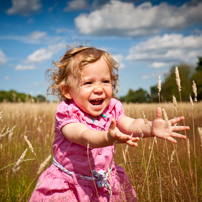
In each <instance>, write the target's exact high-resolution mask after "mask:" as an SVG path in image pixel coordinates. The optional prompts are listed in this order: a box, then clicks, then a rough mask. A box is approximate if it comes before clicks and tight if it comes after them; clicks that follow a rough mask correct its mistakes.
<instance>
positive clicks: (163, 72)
mask: <svg viewBox="0 0 202 202" xmlns="http://www.w3.org/2000/svg"><path fill="white" fill-rule="evenodd" d="M168 73H169V71H168V70H166V71H161V72H152V73H151V74H145V75H143V76H142V79H150V78H155V77H159V76H162V75H165V74H168Z"/></svg>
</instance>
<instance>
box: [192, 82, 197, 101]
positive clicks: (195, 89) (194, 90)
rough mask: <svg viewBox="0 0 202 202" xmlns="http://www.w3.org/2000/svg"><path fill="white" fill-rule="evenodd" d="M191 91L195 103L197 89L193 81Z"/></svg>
mask: <svg viewBox="0 0 202 202" xmlns="http://www.w3.org/2000/svg"><path fill="white" fill-rule="evenodd" d="M192 90H193V92H194V96H195V98H194V101H195V102H197V87H196V83H195V81H193V84H192Z"/></svg>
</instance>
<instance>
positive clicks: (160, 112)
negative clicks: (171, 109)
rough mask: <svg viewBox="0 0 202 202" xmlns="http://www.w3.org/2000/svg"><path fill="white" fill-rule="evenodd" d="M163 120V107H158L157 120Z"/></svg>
mask: <svg viewBox="0 0 202 202" xmlns="http://www.w3.org/2000/svg"><path fill="white" fill-rule="evenodd" d="M161 118H162V109H161V107H158V108H157V110H156V119H161Z"/></svg>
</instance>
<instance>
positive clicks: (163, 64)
mask: <svg viewBox="0 0 202 202" xmlns="http://www.w3.org/2000/svg"><path fill="white" fill-rule="evenodd" d="M166 65H167V64H166V63H165V62H154V63H152V65H151V67H153V68H161V67H165V66H166Z"/></svg>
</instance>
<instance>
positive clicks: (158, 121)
mask: <svg viewBox="0 0 202 202" xmlns="http://www.w3.org/2000/svg"><path fill="white" fill-rule="evenodd" d="M183 119H184V117H183V116H181V117H177V118H174V119H170V120H169V121H168V124H167V123H166V121H164V120H163V119H162V110H161V108H160V107H158V108H157V111H156V118H155V119H154V121H153V122H152V129H151V130H152V131H151V133H152V135H154V136H156V137H159V138H162V139H166V140H168V141H170V142H173V143H177V141H176V140H175V139H174V138H173V137H176V138H181V139H186V136H185V135H181V134H179V133H176V132H174V131H183V130H189V126H172V125H173V124H175V123H178V122H180V121H181V120H183Z"/></svg>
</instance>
